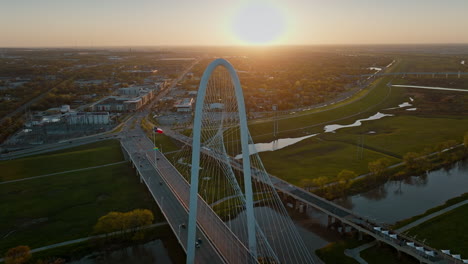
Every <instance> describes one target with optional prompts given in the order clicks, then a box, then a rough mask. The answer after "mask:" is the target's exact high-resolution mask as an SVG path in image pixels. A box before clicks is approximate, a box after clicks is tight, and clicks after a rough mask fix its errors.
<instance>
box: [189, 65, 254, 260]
mask: <svg viewBox="0 0 468 264" xmlns="http://www.w3.org/2000/svg"><path fill="white" fill-rule="evenodd" d="M220 66H221V67H224V68H225V69H226V70H227V71H228V72H229V75H230V77H231V80H232V83H233V85H234V89H235V95H236V100H237V104H238V110H239V120H240V134H241V146H242V166H243V169H244V182H245V200H246V213H247V230H248V239H249V250H250V252H251V254H252V255H253V256H256V251H257V249H256V247H257V246H256V240H255V217H254V212H253V195H252V185H251V177H252V176H251V172H250V159H249V154H250V153H249V144H248V142H249V140H248V138H249V131H248V128H247V115H246V112H245V104H244V95H243V93H242V87H241V84H240V81H239V77H238V76H237V73H236V70H235V69H234V67H233V66H232V65H231V64H230V63H229V62H228V61H227V60H225V59H216V60H214V61H213V62H211V63H210V64H209V65H208V67H207V68H206V70H205V72H204V73H203V76H202V78H201V81H200V86H199V88H198V94H197V101H196V105H195V119H194V123H193V143H192V169H191V182H190V206H189V221H188V238H187V263H193V259H194V256H195V232H196V224H197V223H196V221H197V220H196V219H197V199H198V180H199V179H198V178H199V172H200V151H201V149H200V147H201V146H200V143H201V142H200V140H201V119H202V110H203V103H204V100H205V95H206V89H207V85H208V81H209V80H210V77H211V74H212V73H213V71H214V70H215V69H216V68H217V67H220Z"/></svg>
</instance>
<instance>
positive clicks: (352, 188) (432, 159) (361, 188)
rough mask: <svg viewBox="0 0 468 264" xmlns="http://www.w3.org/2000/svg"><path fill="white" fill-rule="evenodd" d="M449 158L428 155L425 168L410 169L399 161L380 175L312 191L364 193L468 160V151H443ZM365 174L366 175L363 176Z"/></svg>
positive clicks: (333, 194)
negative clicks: (391, 182)
mask: <svg viewBox="0 0 468 264" xmlns="http://www.w3.org/2000/svg"><path fill="white" fill-rule="evenodd" d="M443 153H444V155H448V157H449V159H445V158H442V157H441V156H440V155H436V154H433V155H430V156H427V158H428V160H427V164H426V165H427V166H426V167H425V168H422V167H421V168H415V169H408V168H407V167H405V163H403V162H402V163H399V164H397V165H396V166H395V165H393V166H390V167H388V168H387V169H386V170H385V171H383V172H382V173H381V174H379V175H375V174H372V173H368V174H365V175H361V176H359V177H357V178H355V179H354V180H349V181H347V182H337V183H333V184H328V185H325V186H323V187H322V188H316V189H314V190H313V191H312V192H313V193H315V194H317V195H319V196H321V197H324V198H326V199H328V200H336V199H340V198H343V197H347V196H351V195H356V194H359V193H364V192H367V191H369V190H372V189H375V188H376V187H378V186H381V185H383V184H385V183H387V182H389V181H402V180H405V179H408V178H410V177H414V176H415V175H420V176H424V175H427V174H428V173H430V172H433V171H436V170H440V169H443V168H445V169H449V168H450V167H451V166H453V165H454V164H456V163H457V162H464V161H466V160H468V151H467V150H466V148H465V147H464V146H463V145H460V146H458V147H456V148H453V149H450V150H447V151H444V152H443ZM363 176H365V177H363Z"/></svg>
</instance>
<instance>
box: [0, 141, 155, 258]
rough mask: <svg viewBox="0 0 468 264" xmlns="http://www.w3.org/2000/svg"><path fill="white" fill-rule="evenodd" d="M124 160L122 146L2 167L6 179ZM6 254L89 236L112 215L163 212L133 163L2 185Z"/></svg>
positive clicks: (0, 221)
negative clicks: (101, 220)
mask: <svg viewBox="0 0 468 264" xmlns="http://www.w3.org/2000/svg"><path fill="white" fill-rule="evenodd" d="M122 160H123V155H122V153H121V152H120V145H119V143H118V141H104V142H98V143H93V144H90V145H85V146H80V147H76V148H72V149H68V150H65V151H60V152H56V153H51V154H45V155H40V156H34V157H28V158H22V159H18V160H11V161H5V162H1V163H0V169H1V170H2V171H3V172H6V173H2V180H3V181H5V180H10V179H19V178H25V177H32V176H38V175H44V174H48V173H54V172H60V171H67V170H71V169H79V168H85V167H90V166H98V165H103V164H107V163H114V162H119V161H122ZM0 199H1V200H2V203H1V204H0V211H1V212H2V214H1V215H0V235H1V237H2V239H1V241H0V254H1V255H3V254H4V253H5V251H6V250H7V249H8V248H11V247H15V246H17V245H20V244H21V245H28V246H30V247H31V248H37V247H41V246H46V245H49V244H54V243H58V242H63V241H67V240H72V239H76V238H81V237H86V236H89V235H91V234H92V230H93V226H94V224H95V223H96V222H97V220H98V218H99V217H101V216H103V215H105V214H106V213H108V212H109V211H130V210H132V209H136V208H148V209H150V210H152V211H153V212H154V213H155V218H156V221H160V220H162V217H161V215H160V213H159V209H158V208H157V206H156V204H155V203H154V202H153V199H152V198H151V196H150V195H149V194H148V193H147V191H146V189H145V187H144V186H143V185H141V184H140V183H139V181H138V178H137V177H136V176H135V173H134V171H133V170H132V168H131V167H130V165H129V164H126V163H122V164H116V165H112V166H108V167H102V168H96V169H92V170H86V171H80V172H71V173H64V174H59V175H54V176H50V177H45V178H38V179H31V180H26V181H21V182H14V183H6V184H2V185H0Z"/></svg>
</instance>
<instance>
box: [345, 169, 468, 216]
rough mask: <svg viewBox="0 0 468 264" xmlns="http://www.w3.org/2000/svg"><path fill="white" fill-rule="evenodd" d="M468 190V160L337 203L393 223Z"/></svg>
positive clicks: (390, 183) (361, 213)
mask: <svg viewBox="0 0 468 264" xmlns="http://www.w3.org/2000/svg"><path fill="white" fill-rule="evenodd" d="M465 192H468V160H465V161H460V162H458V163H456V164H455V165H453V166H452V167H451V168H449V169H439V170H435V171H432V172H429V173H428V174H427V175H422V176H413V177H409V178H407V179H405V180H402V181H390V182H387V183H385V184H384V185H382V186H380V187H377V188H375V189H373V190H371V191H368V192H365V193H361V194H358V195H353V196H349V197H346V198H344V199H339V200H337V201H336V202H337V203H338V204H340V205H342V206H344V207H346V208H348V209H350V210H352V211H353V212H356V213H357V214H359V215H362V216H364V217H368V218H370V219H371V220H374V221H376V222H380V223H387V224H393V223H395V222H397V221H400V220H403V219H406V218H409V217H412V216H415V215H418V214H421V213H424V212H425V211H426V210H428V209H430V208H433V207H435V206H438V205H442V204H444V202H445V201H447V200H448V199H451V198H454V197H457V196H459V195H461V194H463V193H465Z"/></svg>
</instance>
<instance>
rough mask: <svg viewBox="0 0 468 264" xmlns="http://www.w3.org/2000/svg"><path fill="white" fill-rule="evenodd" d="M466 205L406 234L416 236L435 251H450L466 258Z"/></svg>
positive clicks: (467, 238) (467, 248)
mask: <svg viewBox="0 0 468 264" xmlns="http://www.w3.org/2000/svg"><path fill="white" fill-rule="evenodd" d="M467 219H468V204H466V205H463V206H460V207H458V208H456V209H454V210H452V211H450V212H447V213H445V214H443V215H440V216H438V217H435V218H433V219H431V220H428V221H427V222H424V223H422V224H420V225H418V226H416V227H413V228H412V229H410V230H409V231H407V232H406V234H407V235H410V236H413V237H414V236H417V239H418V240H420V241H422V240H425V241H426V242H425V243H426V244H427V245H429V246H431V247H434V248H437V249H450V251H451V252H452V254H461V255H462V257H465V258H466V256H468V243H466V242H467V241H468V232H466V230H467V228H468V221H467Z"/></svg>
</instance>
